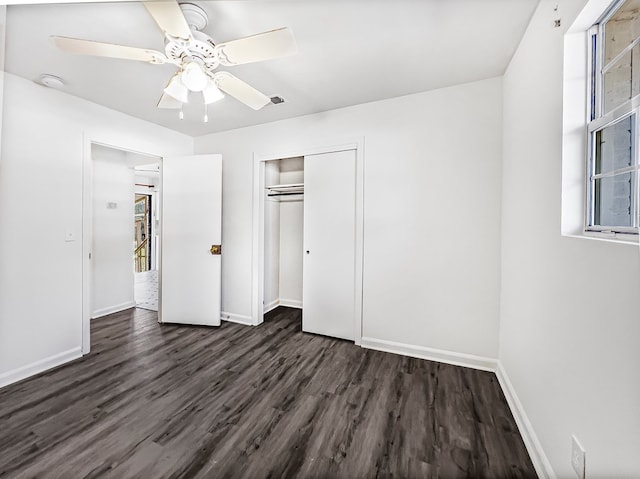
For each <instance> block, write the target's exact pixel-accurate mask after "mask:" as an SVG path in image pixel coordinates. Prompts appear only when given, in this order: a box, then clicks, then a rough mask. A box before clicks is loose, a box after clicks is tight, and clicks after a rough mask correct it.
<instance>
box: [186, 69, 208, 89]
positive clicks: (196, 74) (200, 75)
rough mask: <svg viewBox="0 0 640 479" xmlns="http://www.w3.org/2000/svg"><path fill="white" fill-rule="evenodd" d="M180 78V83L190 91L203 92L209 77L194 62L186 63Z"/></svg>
mask: <svg viewBox="0 0 640 479" xmlns="http://www.w3.org/2000/svg"><path fill="white" fill-rule="evenodd" d="M180 78H181V80H182V83H184V85H185V86H186V87H187V88H188V89H189V90H191V91H202V90H204V89H205V88H206V86H207V81H208V80H209V77H208V76H207V74H206V73H205V72H204V71H203V70H202V68H201V67H200V65H198V64H197V63H194V62H191V63H187V65H186V66H185V67H184V69H183V70H182V73H181V74H180Z"/></svg>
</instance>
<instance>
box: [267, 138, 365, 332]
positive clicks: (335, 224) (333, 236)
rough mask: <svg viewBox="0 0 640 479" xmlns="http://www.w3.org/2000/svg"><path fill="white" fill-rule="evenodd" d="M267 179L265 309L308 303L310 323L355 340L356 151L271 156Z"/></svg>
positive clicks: (309, 327) (305, 324)
mask: <svg viewBox="0 0 640 479" xmlns="http://www.w3.org/2000/svg"><path fill="white" fill-rule="evenodd" d="M264 185H265V188H264V195H265V196H264V220H265V224H264V276H263V277H264V285H263V306H264V308H263V309H264V312H267V311H270V310H271V309H273V308H275V307H277V306H279V305H283V306H290V307H297V308H302V330H303V331H305V332H309V333H316V334H322V335H326V336H332V337H337V338H342V339H348V340H354V338H355V331H356V327H357V326H356V324H357V321H356V310H357V308H356V151H355V150H344V151H336V152H331V153H321V154H314V155H307V156H304V157H296V158H286V159H280V160H269V161H265V165H264ZM358 324H359V323H358Z"/></svg>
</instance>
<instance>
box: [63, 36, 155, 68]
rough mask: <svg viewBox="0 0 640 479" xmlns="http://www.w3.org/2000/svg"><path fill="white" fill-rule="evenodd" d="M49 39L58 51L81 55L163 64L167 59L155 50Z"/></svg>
mask: <svg viewBox="0 0 640 479" xmlns="http://www.w3.org/2000/svg"><path fill="white" fill-rule="evenodd" d="M51 39H52V40H53V42H54V43H55V44H56V46H57V47H58V48H59V49H60V50H64V51H65V52H70V53H79V54H81V55H95V56H99V57H110V58H122V59H124V60H139V61H142V62H150V63H164V62H165V61H166V60H167V58H166V57H165V56H164V55H163V54H162V53H160V52H158V51H156V50H147V49H145V48H135V47H127V46H123V45H115V44H113V43H101V42H94V41H91V40H81V39H78V38H67V37H57V36H54V35H52V36H51Z"/></svg>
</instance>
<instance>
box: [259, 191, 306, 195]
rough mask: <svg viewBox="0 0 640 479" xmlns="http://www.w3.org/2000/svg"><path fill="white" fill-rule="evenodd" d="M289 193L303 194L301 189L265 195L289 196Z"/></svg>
mask: <svg viewBox="0 0 640 479" xmlns="http://www.w3.org/2000/svg"><path fill="white" fill-rule="evenodd" d="M290 195H304V193H303V192H302V191H299V192H295V191H289V192H287V193H268V194H267V196H290Z"/></svg>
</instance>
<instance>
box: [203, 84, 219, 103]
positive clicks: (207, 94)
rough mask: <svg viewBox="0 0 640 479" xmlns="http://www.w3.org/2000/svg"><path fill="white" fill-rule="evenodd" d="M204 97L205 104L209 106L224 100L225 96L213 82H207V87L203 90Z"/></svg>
mask: <svg viewBox="0 0 640 479" xmlns="http://www.w3.org/2000/svg"><path fill="white" fill-rule="evenodd" d="M202 96H204V104H205V105H209V104H211V103H215V102H216V101H219V100H222V99H223V98H224V94H223V93H222V92H221V91H220V90H219V89H218V87H217V86H216V85H215V83H213V81H212V80H209V81H208V82H207V87H206V88H205V89H204V90H202Z"/></svg>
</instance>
